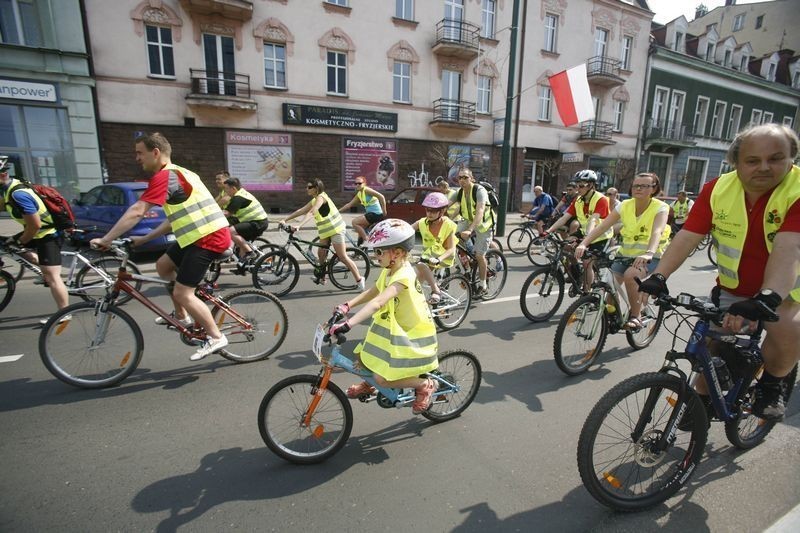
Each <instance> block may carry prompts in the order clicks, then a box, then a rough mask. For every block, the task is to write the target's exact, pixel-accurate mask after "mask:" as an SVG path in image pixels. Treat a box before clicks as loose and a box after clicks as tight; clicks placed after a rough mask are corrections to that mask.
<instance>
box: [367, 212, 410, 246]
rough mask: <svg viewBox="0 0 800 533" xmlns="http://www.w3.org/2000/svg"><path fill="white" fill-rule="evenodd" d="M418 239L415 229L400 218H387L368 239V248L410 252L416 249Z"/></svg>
mask: <svg viewBox="0 0 800 533" xmlns="http://www.w3.org/2000/svg"><path fill="white" fill-rule="evenodd" d="M415 238H416V235H415V232H414V228H412V227H411V224H409V223H408V222H405V221H403V220H400V219H399V218H387V219H386V220H381V221H380V222H378V223H377V224H375V227H374V228H372V231H370V232H369V237H368V238H367V248H393V247H395V246H396V247H398V248H402V249H404V250H405V251H407V252H408V251H410V250H411V249H412V248H413V247H414V240H415Z"/></svg>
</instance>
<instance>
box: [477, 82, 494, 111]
mask: <svg viewBox="0 0 800 533" xmlns="http://www.w3.org/2000/svg"><path fill="white" fill-rule="evenodd" d="M491 112H492V78H490V77H489V76H478V113H491Z"/></svg>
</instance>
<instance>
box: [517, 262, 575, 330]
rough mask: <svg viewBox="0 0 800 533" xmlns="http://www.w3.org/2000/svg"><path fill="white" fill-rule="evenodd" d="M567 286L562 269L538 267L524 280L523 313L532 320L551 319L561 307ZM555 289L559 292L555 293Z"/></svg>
mask: <svg viewBox="0 0 800 533" xmlns="http://www.w3.org/2000/svg"><path fill="white" fill-rule="evenodd" d="M565 288H566V285H565V281H564V274H563V273H562V272H561V270H559V269H553V268H552V267H540V268H537V269H536V270H534V271H533V272H531V274H530V275H529V276H528V278H527V279H526V280H525V281H524V282H523V284H522V290H521V291H520V293H519V307H520V309H521V310H522V314H523V315H525V318H527V319H528V320H530V321H531V322H544V321H545V320H549V319H550V318H551V317H552V316H553V315H554V314H555V313H556V311H558V308H559V307H561V303H562V302H563V301H564V290H565ZM553 290H555V291H557V292H556V293H555V294H553Z"/></svg>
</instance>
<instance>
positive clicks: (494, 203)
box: [456, 181, 500, 225]
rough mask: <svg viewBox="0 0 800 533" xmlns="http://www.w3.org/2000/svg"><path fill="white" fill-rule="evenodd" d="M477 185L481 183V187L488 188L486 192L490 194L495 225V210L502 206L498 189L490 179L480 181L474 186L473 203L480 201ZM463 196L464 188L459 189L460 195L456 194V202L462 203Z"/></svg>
mask: <svg viewBox="0 0 800 533" xmlns="http://www.w3.org/2000/svg"><path fill="white" fill-rule="evenodd" d="M477 185H480V186H481V187H483V188H484V189H486V194H487V195H488V196H489V206H490V207H491V213H492V224H493V225H494V212H495V211H497V208H498V207H500V198H499V197H498V196H497V191H496V190H495V188H494V185H492V184H491V183H489V182H488V181H479V182H476V183H475V185H473V186H472V203H476V202H477V201H478V187H477ZM463 196H464V189H459V190H458V195H457V196H456V202H458V203H461V198H462V197H463Z"/></svg>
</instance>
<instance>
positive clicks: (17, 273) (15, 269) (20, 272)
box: [3, 262, 28, 282]
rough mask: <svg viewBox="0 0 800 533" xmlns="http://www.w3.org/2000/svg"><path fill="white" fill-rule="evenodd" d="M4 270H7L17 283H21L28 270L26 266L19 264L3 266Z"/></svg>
mask: <svg viewBox="0 0 800 533" xmlns="http://www.w3.org/2000/svg"><path fill="white" fill-rule="evenodd" d="M3 268H4V269H5V270H6V272H8V273H9V274H11V276H12V277H13V278H14V281H17V282H19V281H21V280H22V278H24V277H25V271H26V270H28V269H27V268H25V265H23V264H22V263H17V262H14V264H10V265H3Z"/></svg>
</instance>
